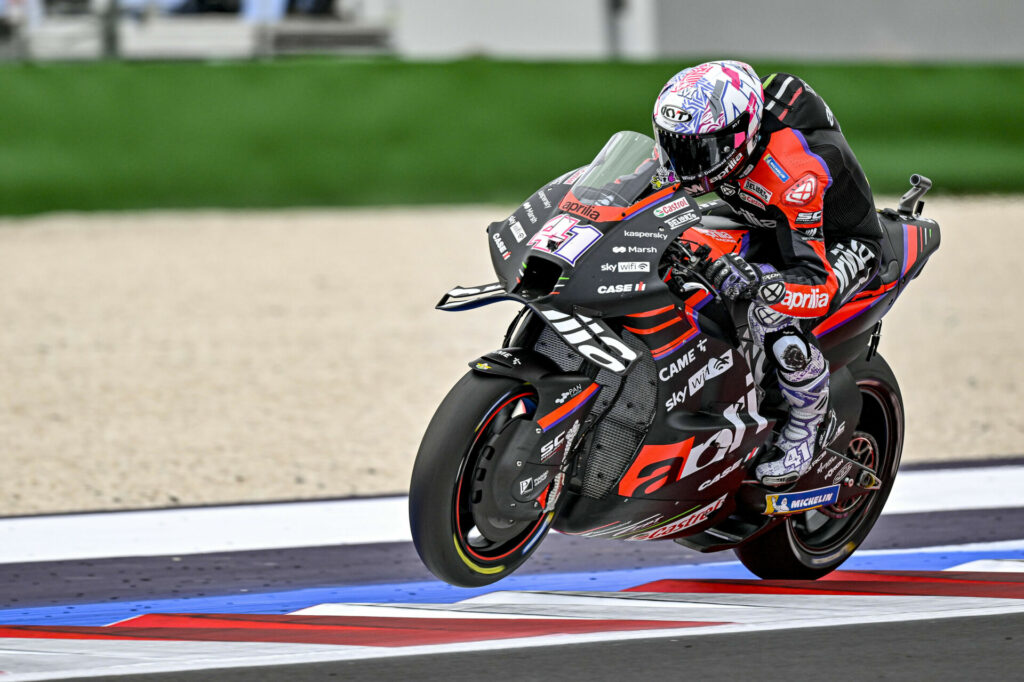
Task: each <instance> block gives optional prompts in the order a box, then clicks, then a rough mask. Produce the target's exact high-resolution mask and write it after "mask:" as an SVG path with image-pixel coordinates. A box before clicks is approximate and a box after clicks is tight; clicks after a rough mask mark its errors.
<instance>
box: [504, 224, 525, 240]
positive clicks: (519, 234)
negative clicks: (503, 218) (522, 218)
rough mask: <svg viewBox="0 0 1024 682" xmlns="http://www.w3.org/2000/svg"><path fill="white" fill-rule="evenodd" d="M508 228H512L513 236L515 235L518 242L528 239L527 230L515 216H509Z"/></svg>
mask: <svg viewBox="0 0 1024 682" xmlns="http://www.w3.org/2000/svg"><path fill="white" fill-rule="evenodd" d="M508 229H510V230H512V236H513V237H515V240H516V243H517V244H522V243H523V240H524V239H526V230H524V229H523V226H522V225H520V224H519V221H518V220H516V219H515V218H509V221H508Z"/></svg>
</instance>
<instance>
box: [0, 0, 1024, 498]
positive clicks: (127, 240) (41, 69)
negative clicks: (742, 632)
mask: <svg viewBox="0 0 1024 682" xmlns="http://www.w3.org/2000/svg"><path fill="white" fill-rule="evenodd" d="M1022 29H1024V3H1020V2H1018V1H1015V0H992V1H991V2H986V3H981V4H976V5H968V4H966V3H963V2H958V1H954V0H928V1H925V0H885V1H883V0H851V1H849V2H844V3H820V2H812V1H810V0H776V1H768V2H762V3H749V2H744V1H741V0H719V1H717V2H714V3H696V2H676V1H671V0H560V1H559V2H542V1H541V0H492V1H490V2H469V1H468V0H431V1H430V2H423V1H422V0H0V273H3V274H2V277H0V283H2V284H0V287H2V289H0V385H3V386H4V390H3V391H2V392H0V394H2V395H0V461H2V462H3V463H4V464H3V465H4V470H3V472H2V473H0V515H3V514H7V515H10V514H20V513H36V512H41V511H42V512H46V511H61V510H69V509H76V510H82V509H108V508H122V507H145V506H165V505H178V504H200V503H217V502H230V501H239V500H257V499H287V498H295V497H325V496H326V497H329V496H336V495H348V494H368V493H380V492H401V491H403V490H404V489H405V486H406V483H407V480H408V474H409V467H410V465H411V461H412V457H413V454H414V452H415V448H416V446H417V444H418V440H419V435H420V434H421V433H422V430H423V428H424V426H425V424H426V421H427V420H428V419H429V417H430V414H431V413H432V411H433V408H434V407H435V406H436V404H437V402H438V401H439V400H440V399H441V397H442V396H443V395H444V393H445V392H446V391H447V388H448V387H449V386H450V385H451V384H452V383H454V381H455V379H456V378H457V377H458V376H459V374H461V372H463V371H465V362H466V361H468V360H471V359H472V358H473V357H475V355H476V354H478V353H482V352H486V351H487V350H490V349H491V347H492V346H494V345H495V344H496V343H497V342H498V340H499V339H500V336H499V334H500V332H501V331H503V330H504V324H505V323H506V322H507V320H508V318H509V317H510V316H511V314H512V313H513V312H514V311H513V310H511V309H510V308H502V307H501V306H494V308H500V311H497V312H495V311H490V310H487V311H481V312H480V313H473V314H467V315H460V316H449V315H442V314H441V313H435V312H434V311H433V310H432V306H433V304H434V302H435V301H436V299H437V298H438V297H439V295H440V294H441V293H442V292H443V291H445V290H446V289H447V288H448V287H450V286H452V285H455V284H474V283H479V282H485V281H490V280H491V279H493V273H491V272H490V271H489V267H488V263H487V255H486V252H485V248H486V247H485V244H484V239H483V227H484V226H485V225H486V224H487V223H489V222H491V221H492V220H500V219H503V218H504V217H505V216H506V215H507V214H508V212H509V211H510V210H511V207H512V206H513V205H514V204H515V203H516V202H518V201H522V200H523V198H524V197H526V196H528V195H529V194H530V193H531V192H532V191H533V190H534V189H535V188H536V187H537V186H539V185H540V184H542V183H544V182H546V181H547V180H549V179H551V178H553V177H556V176H557V175H559V174H561V173H563V172H565V171H566V170H568V169H571V168H575V167H578V166H580V165H583V164H585V163H587V162H588V161H589V160H590V158H592V156H593V155H594V154H595V153H596V152H597V151H598V150H599V149H600V147H601V145H602V144H603V142H604V141H605V140H606V139H607V138H608V137H609V136H610V135H611V134H612V133H614V132H615V131H618V130H625V129H632V130H638V131H641V132H649V130H650V108H651V105H652V102H653V100H654V97H655V95H656V94H657V91H658V90H659V89H660V87H661V86H662V85H663V84H664V83H665V81H667V80H668V78H669V77H670V76H671V75H672V74H674V73H675V72H676V71H678V70H680V69H681V68H684V67H685V66H688V65H692V64H694V63H697V62H700V61H704V60H706V59H710V58H725V57H728V58H740V59H744V60H745V61H748V62H750V63H751V64H753V66H754V67H755V68H756V70H757V71H758V72H759V73H761V74H768V73H771V72H773V71H777V70H784V71H789V72H793V73H796V74H798V75H800V76H801V77H803V78H804V79H806V80H807V81H808V82H810V83H811V84H812V85H813V86H814V88H815V89H816V90H817V92H819V93H820V94H821V95H822V96H823V97H824V98H825V99H826V100H827V101H828V102H829V104H830V105H831V108H832V109H833V111H835V112H836V115H837V117H838V118H839V120H840V122H841V124H842V126H843V129H844V132H845V133H846V135H847V137H848V138H849V140H850V143H851V145H852V147H853V149H854V150H855V152H856V153H857V155H858V157H859V159H860V161H861V163H862V165H863V166H864V168H865V169H866V172H867V175H868V178H869V179H870V181H871V183H872V186H873V188H874V190H875V192H876V195H877V196H879V197H883V198H891V197H893V196H896V195H898V194H900V193H902V192H903V191H904V190H905V189H906V183H907V178H908V176H909V175H910V173H912V172H921V173H924V174H926V175H928V176H929V177H931V178H932V180H933V181H934V184H935V189H934V190H933V195H932V196H935V197H937V198H936V199H935V200H934V201H931V205H932V206H936V207H938V208H937V210H938V213H936V214H933V217H937V218H938V219H939V220H940V222H943V227H944V228H945V230H946V231H945V232H944V240H946V241H944V244H945V246H944V249H943V251H941V252H940V253H939V255H938V257H937V259H936V260H937V261H940V262H941V261H944V264H943V265H938V264H937V265H935V266H930V267H929V269H928V270H926V271H925V276H924V277H922V282H923V283H924V284H922V285H921V286H920V287H918V285H916V284H915V289H916V291H915V289H912V290H911V293H910V294H908V296H907V300H906V302H904V301H903V300H901V305H900V306H897V312H895V313H894V314H893V316H892V317H893V318H894V321H893V323H892V327H893V328H894V329H895V330H896V332H894V333H891V334H890V335H889V336H887V337H886V338H887V341H886V343H892V344H893V346H892V347H891V355H892V356H893V357H897V356H899V357H898V359H899V360H900V361H901V363H902V371H904V372H906V373H907V376H906V378H905V386H904V390H905V392H907V393H908V394H909V395H913V396H917V397H914V398H908V412H909V413H910V417H909V418H910V420H911V422H912V423H914V424H917V425H918V427H917V429H916V430H915V431H914V432H913V433H910V434H908V443H907V453H908V456H910V457H913V458H918V459H936V458H949V457H958V456H971V455H1007V454H1020V452H1021V448H1020V446H1019V442H1020V438H1021V437H1022V436H1024V417H1022V413H1024V410H1022V409H1021V407H1022V405H1024V401H1022V399H1021V391H1022V389H1021V387H1020V384H1021V381H1022V380H1024V377H1022V376H1021V374H1022V370H1021V364H1022V363H1021V362H1020V360H1019V357H1020V355H1019V353H1020V351H1021V350H1022V348H1021V343H1020V341H1018V339H1019V335H1018V331H1019V330H1020V324H1019V315H1018V314H1017V313H1016V312H1015V311H1016V308H1017V306H1016V305H1015V303H1014V300H1013V298H1012V290H1011V289H1010V281H1009V275H1008V273H1009V272H1010V271H1011V268H1012V267H1013V265H1012V261H1011V260H1010V259H1011V254H1012V249H1007V248H1001V245H1002V244H1004V243H1005V244H1012V243H1014V242H1015V240H1017V239H1019V236H1017V235H1018V232H1015V231H1014V229H1015V227H1014V226H1015V224H1016V222H1017V221H1018V220H1022V219H1024V211H1022V202H1021V200H1020V199H1018V198H1016V196H1015V195H1016V194H1017V193H1019V192H1020V191H1021V188H1022V184H1024V125H1022V124H1024V41H1021V40H1020V38H1019V34H1020V31H1021V30H1022ZM992 194H998V195H1001V196H1000V198H998V199H991V198H989V199H986V198H980V197H983V196H986V195H992ZM890 200H891V199H890ZM880 203H882V202H881V201H880ZM403 207H404V208H403ZM983 221H985V222H986V229H987V230H988V231H987V232H986V233H985V239H984V248H985V249H986V250H983V247H982V245H980V244H979V243H978V242H977V241H976V237H977V235H978V232H976V230H977V229H978V224H980V223H982V222H983ZM947 222H948V223H949V224H947ZM958 235H959V236H958ZM958 239H959V241H958ZM993 246H996V247H997V248H995V249H993V248H991V247H993ZM993 252H994V253H995V254H996V258H997V260H995V261H993V260H992V258H993V256H992V255H991V254H992V253H993ZM999 258H1001V259H1004V260H998V259H999ZM964 272H969V273H972V274H971V277H972V280H971V281H972V283H974V285H973V286H971V287H967V286H965V285H964V284H963V279H962V278H963V273H964ZM979 273H980V274H979ZM979 277H980V278H981V284H977V282H978V280H979ZM986 278H987V279H986ZM927 287H931V289H928V288H927ZM915 296H916V303H912V301H914V300H915ZM915 306H916V307H915ZM903 310H905V311H906V312H903ZM899 315H902V316H903V317H902V318H900V317H899ZM901 320H902V321H901ZM883 348H884V347H883ZM963 348H971V349H972V351H971V353H969V354H966V355H965V354H964V353H963ZM895 365H897V363H896V362H894V366H895ZM937 367H942V371H941V372H940V371H937V369H936V368H937ZM896 368H897V374H898V375H900V374H901V367H900V366H897V367H896ZM912 400H913V401H917V402H916V403H913V404H911V402H910V401H912ZM950 400H954V401H955V402H956V405H957V408H956V409H957V410H960V413H959V414H958V417H957V419H950V418H949V411H950V409H951V408H950V406H949V404H950ZM915 410H916V413H915Z"/></svg>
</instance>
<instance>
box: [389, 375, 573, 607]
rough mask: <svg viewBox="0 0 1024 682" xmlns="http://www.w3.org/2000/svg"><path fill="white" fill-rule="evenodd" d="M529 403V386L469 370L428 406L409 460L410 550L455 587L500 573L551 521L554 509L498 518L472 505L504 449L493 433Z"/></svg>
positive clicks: (529, 411)
mask: <svg viewBox="0 0 1024 682" xmlns="http://www.w3.org/2000/svg"><path fill="white" fill-rule="evenodd" d="M536 409H537V394H536V391H535V390H534V389H533V387H531V386H529V385H527V384H524V383H522V382H520V381H517V380H514V379H507V378H503V377H493V376H481V375H479V374H475V373H473V372H469V373H468V374H466V376H464V377H463V378H462V379H461V380H460V381H459V383H457V384H456V385H455V386H454V387H453V388H452V390H451V391H450V392H449V393H448V395H447V396H446V397H445V399H444V401H443V402H442V403H441V405H440V407H438V409H437V412H436V413H435V414H434V418H433V419H432V420H431V422H430V425H429V426H428V427H427V431H426V433H425V434H424V436H423V441H422V443H421V444H420V449H419V452H418V453H417V455H416V464H415V466H414V467H413V472H412V481H411V483H410V487H409V524H410V527H411V528H412V538H413V544H414V545H415V546H416V551H417V552H418V553H419V555H420V558H421V559H422V560H423V563H424V564H425V565H426V566H427V568H429V569H430V571H431V572H432V573H433V574H434V575H436V576H437V577H438V578H440V579H441V580H444V581H446V582H449V583H451V584H453V585H459V586H461V587H478V586H480V585H487V584H490V583H493V582H495V581H497V580H500V579H501V578H503V577H505V576H506V575H508V574H509V573H511V572H512V571H514V570H515V569H516V568H517V567H519V565H520V564H522V563H523V562H524V561H526V559H527V558H529V556H530V554H531V553H532V552H533V551H534V550H535V549H536V548H537V547H538V545H539V544H540V540H541V539H542V538H543V537H544V535H545V534H546V533H547V531H548V529H549V528H550V527H551V520H552V518H553V517H554V511H547V512H545V511H544V510H543V509H538V510H537V512H536V513H535V514H531V515H530V516H529V518H523V517H521V516H520V517H518V518H501V517H497V516H494V515H488V514H484V513H481V511H480V509H481V506H480V505H479V503H480V501H481V496H482V495H484V494H487V488H486V484H487V482H488V477H489V476H493V475H494V471H495V465H496V464H497V462H498V460H499V459H500V457H501V456H502V454H503V453H502V452H500V451H498V450H496V449H495V447H493V444H494V442H495V439H496V438H497V437H498V435H499V434H501V433H502V431H503V430H505V429H508V428H510V427H513V426H515V423H516V421H517V420H522V419H526V420H530V419H532V418H533V414H534V412H535V411H536ZM540 499H542V500H543V499H544V496H543V495H542V496H541V498H540Z"/></svg>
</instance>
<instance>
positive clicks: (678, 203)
mask: <svg viewBox="0 0 1024 682" xmlns="http://www.w3.org/2000/svg"><path fill="white" fill-rule="evenodd" d="M689 205H690V202H689V201H688V200H686V199H676V200H675V201H670V202H669V203H667V204H663V205H661V206H659V207H658V208H656V209H654V211H652V213H654V215H656V216H658V217H659V218H664V217H665V216H669V215H672V214H673V213H676V212H678V211H682V210H683V209H684V208H686V207H688V206H689Z"/></svg>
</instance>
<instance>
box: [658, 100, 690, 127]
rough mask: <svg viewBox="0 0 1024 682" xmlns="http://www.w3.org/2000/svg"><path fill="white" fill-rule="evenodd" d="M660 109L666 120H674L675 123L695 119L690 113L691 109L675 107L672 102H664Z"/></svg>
mask: <svg viewBox="0 0 1024 682" xmlns="http://www.w3.org/2000/svg"><path fill="white" fill-rule="evenodd" d="M660 111H661V115H662V117H664V118H665V119H666V120H669V121H672V122H673V123H688V122H689V121H690V120H692V119H693V116H691V115H690V112H689V111H687V110H686V109H680V108H679V107H674V106H672V105H671V104H663V105H662V107H661V109H660Z"/></svg>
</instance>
